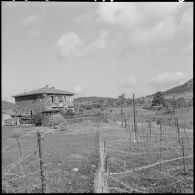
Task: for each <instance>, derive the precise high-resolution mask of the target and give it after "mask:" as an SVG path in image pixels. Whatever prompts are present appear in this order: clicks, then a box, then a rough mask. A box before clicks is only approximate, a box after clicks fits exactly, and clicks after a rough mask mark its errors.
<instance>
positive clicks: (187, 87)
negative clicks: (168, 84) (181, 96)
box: [165, 79, 193, 95]
mask: <svg viewBox="0 0 195 195" xmlns="http://www.w3.org/2000/svg"><path fill="white" fill-rule="evenodd" d="M185 92H193V79H190V80H189V81H187V82H186V83H184V84H183V85H179V86H177V87H173V88H171V89H169V90H167V91H165V94H166V95H168V94H176V93H185Z"/></svg>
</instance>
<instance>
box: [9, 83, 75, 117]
mask: <svg viewBox="0 0 195 195" xmlns="http://www.w3.org/2000/svg"><path fill="white" fill-rule="evenodd" d="M73 95H74V93H72V92H68V91H63V90H59V89H55V88H54V87H49V86H48V85H46V86H45V87H43V88H40V89H36V90H33V91H29V92H24V93H21V94H18V95H14V96H12V97H14V98H15V104H16V110H15V112H16V114H18V115H31V114H36V113H41V112H43V111H45V110H48V109H49V110H52V109H56V108H57V109H66V108H68V107H71V108H72V106H73V98H72V96H73Z"/></svg>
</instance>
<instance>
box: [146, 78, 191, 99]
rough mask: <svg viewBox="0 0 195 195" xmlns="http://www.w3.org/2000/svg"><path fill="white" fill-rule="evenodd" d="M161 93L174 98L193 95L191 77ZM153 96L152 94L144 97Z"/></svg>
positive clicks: (187, 97)
mask: <svg viewBox="0 0 195 195" xmlns="http://www.w3.org/2000/svg"><path fill="white" fill-rule="evenodd" d="M163 93H164V94H165V97H166V98H172V97H173V96H174V97H175V98H180V97H184V98H186V99H190V98H192V97H193V78H192V79H190V80H189V81H187V82H185V83H184V84H182V85H179V86H176V87H173V88H171V89H168V90H166V91H164V92H163ZM153 96H154V94H152V95H148V96H146V97H149V98H152V97H153Z"/></svg>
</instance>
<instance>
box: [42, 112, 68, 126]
mask: <svg viewBox="0 0 195 195" xmlns="http://www.w3.org/2000/svg"><path fill="white" fill-rule="evenodd" d="M64 122H66V119H65V118H64V117H63V116H62V114H61V113H52V114H49V113H44V114H42V116H41V124H42V125H43V126H55V125H59V124H62V123H64Z"/></svg>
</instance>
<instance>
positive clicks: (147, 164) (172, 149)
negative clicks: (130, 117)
mask: <svg viewBox="0 0 195 195" xmlns="http://www.w3.org/2000/svg"><path fill="white" fill-rule="evenodd" d="M124 120H125V119H124ZM176 120H177V119H176ZM126 121H127V119H126ZM125 126H126V127H125ZM125 126H123V127H121V126H119V127H118V128H116V129H115V130H114V129H112V131H111V130H109V131H108V130H107V128H106V127H105V126H102V130H101V132H102V136H103V138H102V139H106V146H107V147H105V150H106V155H109V160H108V162H107V163H108V165H107V166H108V168H107V169H108V170H107V171H108V173H105V172H104V173H103V174H104V175H105V178H107V180H106V181H105V183H107V184H108V185H107V190H108V191H110V192H129V193H132V192H138V193H150V192H189V191H190V192H192V191H193V178H192V176H191V173H190V170H191V169H192V168H193V163H192V159H193V143H192V137H190V136H189V135H187V132H186V130H185V129H183V130H181V129H180V128H179V123H178V120H177V121H176V127H175V128H171V127H169V126H163V125H162V124H159V125H157V124H155V123H153V124H152V122H151V120H149V121H148V123H143V122H142V123H137V124H136V127H137V128H136V131H135V130H134V125H133V122H130V121H128V123H127V124H126V125H125ZM124 127H125V128H124ZM131 127H132V128H131ZM167 128H168V129H167ZM190 133H192V132H190ZM188 134H189V132H188ZM189 139H190V140H191V141H189ZM174 167H177V169H176V170H174ZM187 170H188V171H187ZM155 177H157V178H155ZM187 178H188V179H187Z"/></svg>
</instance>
